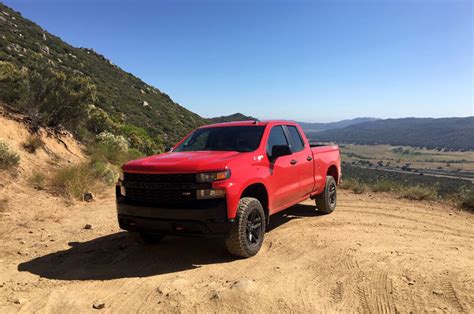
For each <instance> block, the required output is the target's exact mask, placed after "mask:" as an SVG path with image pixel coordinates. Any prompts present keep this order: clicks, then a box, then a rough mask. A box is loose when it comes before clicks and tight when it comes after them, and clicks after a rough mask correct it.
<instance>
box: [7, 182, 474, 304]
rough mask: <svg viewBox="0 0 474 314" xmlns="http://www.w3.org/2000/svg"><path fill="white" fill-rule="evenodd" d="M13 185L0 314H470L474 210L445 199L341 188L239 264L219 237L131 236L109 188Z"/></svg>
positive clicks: (296, 214) (277, 222)
mask: <svg viewBox="0 0 474 314" xmlns="http://www.w3.org/2000/svg"><path fill="white" fill-rule="evenodd" d="M15 189H16V188H15V186H14V185H13V186H12V187H11V188H10V189H9V191H8V192H9V194H12V195H15V197H14V198H12V199H10V202H9V203H8V208H7V210H6V211H5V212H4V213H2V214H0V232H1V233H0V236H1V247H0V260H1V262H0V312H2V313H5V312H17V311H20V312H30V311H40V312H57V313H59V312H61V313H64V312H87V311H97V310H94V309H93V307H92V306H93V304H94V303H95V304H96V305H100V303H104V304H105V307H104V308H103V309H102V311H104V312H150V311H163V312H165V311H166V312H237V311H256V312H268V311H297V312H310V311H312V312H314V311H325V312H333V311H344V312H347V311H351V312H354V311H358V312H395V311H401V312H409V311H415V312H419V311H422V310H423V311H439V312H466V313H467V312H472V311H474V289H473V287H474V282H473V277H474V249H473V246H474V241H473V239H474V219H473V215H472V214H469V213H462V212H461V213H460V212H457V211H454V210H452V209H449V208H445V207H443V206H441V205H439V204H429V203H420V202H410V201H405V200H399V199H396V198H393V197H391V196H387V195H380V194H377V195H354V194H351V193H347V192H342V193H341V194H340V198H339V205H338V208H337V210H336V211H335V212H334V213H333V214H331V215H327V216H320V215H317V213H316V212H315V211H314V210H313V204H312V202H310V201H308V202H304V203H302V204H300V205H297V206H294V207H293V208H291V209H289V210H287V211H286V212H285V213H284V214H282V215H278V216H276V217H273V219H272V224H271V227H270V230H269V232H268V233H267V234H266V238H265V243H264V246H263V248H262V250H261V252H260V253H259V254H258V255H257V256H256V257H254V258H250V259H246V260H235V259H233V258H231V257H229V256H228V255H227V253H226V252H225V250H224V248H223V246H222V245H221V243H220V241H219V240H208V239H195V238H166V239H165V240H164V242H163V243H161V244H158V245H156V246H144V245H139V244H137V243H135V242H134V241H133V240H132V239H130V237H129V236H128V235H127V234H126V233H125V232H121V231H120V230H119V229H118V227H117V224H116V218H115V212H114V201H113V197H112V196H111V195H108V196H106V197H105V198H104V197H102V198H101V199H99V200H97V201H94V202H92V203H75V204H73V205H69V206H68V205H67V204H65V203H64V201H63V200H61V199H59V198H54V197H52V196H50V195H49V194H47V193H46V192H43V191H35V190H32V191H23V189H22V188H19V187H18V190H15ZM86 224H91V225H92V228H91V229H84V226H85V225H86Z"/></svg>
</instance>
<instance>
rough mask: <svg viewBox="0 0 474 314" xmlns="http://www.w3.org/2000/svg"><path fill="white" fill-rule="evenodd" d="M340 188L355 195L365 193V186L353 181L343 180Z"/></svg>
mask: <svg viewBox="0 0 474 314" xmlns="http://www.w3.org/2000/svg"><path fill="white" fill-rule="evenodd" d="M340 188H341V189H344V190H351V191H352V192H354V193H355V194H362V193H364V192H365V191H367V185H365V184H361V183H360V182H359V181H357V180H354V179H346V180H343V181H342V183H341V185H340Z"/></svg>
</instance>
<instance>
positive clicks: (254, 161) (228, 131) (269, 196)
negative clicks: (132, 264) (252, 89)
mask: <svg viewBox="0 0 474 314" xmlns="http://www.w3.org/2000/svg"><path fill="white" fill-rule="evenodd" d="M122 171H123V172H122V174H121V176H120V178H119V180H118V182H117V186H116V196H117V212H118V221H119V225H120V227H121V228H122V229H125V230H128V231H133V232H138V233H139V234H140V236H141V237H142V238H143V240H145V242H157V241H160V240H161V239H162V238H163V236H164V235H166V234H205V235H219V236H222V237H224V238H225V244H226V247H227V249H228V251H229V252H230V253H231V254H233V255H235V256H239V257H250V256H253V255H255V254H257V252H258V251H259V249H260V247H261V246H262V243H263V238H264V235H265V228H266V227H267V226H268V224H269V221H270V217H271V216H272V215H273V214H275V213H277V212H279V211H282V210H284V209H286V208H288V207H290V206H292V205H295V204H297V203H299V202H301V201H303V200H305V199H307V198H312V199H316V207H317V209H318V211H320V212H322V213H326V214H329V213H331V212H332V211H333V210H334V209H335V207H336V187H337V184H338V183H339V181H340V180H341V167H340V156H339V148H338V147H337V146H321V145H314V146H313V145H310V144H309V143H308V140H307V138H306V136H305V135H304V133H303V131H302V129H301V127H300V126H299V125H298V124H297V123H294V122H289V121H262V122H260V121H242V122H229V123H219V124H213V125H207V126H203V127H200V128H198V129H196V130H194V131H193V132H191V133H190V134H189V135H188V136H186V137H185V138H184V139H183V140H181V141H180V142H179V143H178V144H177V145H176V146H175V147H173V148H171V149H169V151H168V152H166V153H164V154H160V155H155V156H150V157H145V158H142V159H138V160H132V161H130V162H128V163H126V164H125V165H123V167H122Z"/></svg>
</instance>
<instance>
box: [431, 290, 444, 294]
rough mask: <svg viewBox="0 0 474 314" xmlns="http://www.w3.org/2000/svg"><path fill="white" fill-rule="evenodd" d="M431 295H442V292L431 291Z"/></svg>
mask: <svg viewBox="0 0 474 314" xmlns="http://www.w3.org/2000/svg"><path fill="white" fill-rule="evenodd" d="M433 294H435V295H443V291H440V290H433Z"/></svg>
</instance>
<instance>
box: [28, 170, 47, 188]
mask: <svg viewBox="0 0 474 314" xmlns="http://www.w3.org/2000/svg"><path fill="white" fill-rule="evenodd" d="M29 182H30V184H31V185H32V186H33V187H34V188H35V189H39V190H43V189H44V187H45V185H46V184H45V182H46V177H45V176H44V174H42V173H41V172H37V171H35V172H33V174H32V176H31V177H30V179H29Z"/></svg>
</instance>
